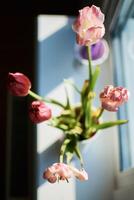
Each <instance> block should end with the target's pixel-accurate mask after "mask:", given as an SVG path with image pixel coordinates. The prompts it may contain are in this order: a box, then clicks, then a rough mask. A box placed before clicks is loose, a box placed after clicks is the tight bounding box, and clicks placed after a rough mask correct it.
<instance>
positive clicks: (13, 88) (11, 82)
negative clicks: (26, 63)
mask: <svg viewBox="0 0 134 200" xmlns="http://www.w3.org/2000/svg"><path fill="white" fill-rule="evenodd" d="M7 86H8V89H9V91H10V92H11V94H12V95H15V96H26V95H28V92H29V90H30V88H31V82H30V80H29V79H28V77H27V76H25V75H24V74H22V73H19V72H16V73H9V74H8V82H7Z"/></svg>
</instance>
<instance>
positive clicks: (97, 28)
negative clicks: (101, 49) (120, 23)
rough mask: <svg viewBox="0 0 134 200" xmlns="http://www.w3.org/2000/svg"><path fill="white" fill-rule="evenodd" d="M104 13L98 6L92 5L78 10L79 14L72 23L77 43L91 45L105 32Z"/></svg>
mask: <svg viewBox="0 0 134 200" xmlns="http://www.w3.org/2000/svg"><path fill="white" fill-rule="evenodd" d="M103 22H104V14H103V13H102V12H101V10H100V8H99V7H96V6H94V5H92V6H91V7H89V6H86V7H84V8H83V9H81V10H79V16H78V17H77V19H76V21H75V22H74V24H73V30H74V31H75V32H76V34H77V35H76V40H77V43H78V44H79V45H85V46H87V45H91V44H94V43H96V42H97V41H98V40H100V39H101V38H102V37H103V35H104V34H105V27H104V24H103Z"/></svg>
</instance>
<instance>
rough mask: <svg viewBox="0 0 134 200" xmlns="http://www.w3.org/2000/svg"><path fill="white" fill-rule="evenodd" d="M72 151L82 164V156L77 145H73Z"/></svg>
mask: <svg viewBox="0 0 134 200" xmlns="http://www.w3.org/2000/svg"><path fill="white" fill-rule="evenodd" d="M74 151H75V153H76V155H77V157H78V158H79V160H80V162H81V166H83V158H82V154H81V152H80V149H79V146H78V145H76V146H75V149H74Z"/></svg>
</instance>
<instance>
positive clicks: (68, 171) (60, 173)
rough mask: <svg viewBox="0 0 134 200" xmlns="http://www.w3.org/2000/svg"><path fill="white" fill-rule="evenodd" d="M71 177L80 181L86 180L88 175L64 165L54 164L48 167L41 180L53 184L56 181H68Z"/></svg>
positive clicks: (83, 171)
mask: <svg viewBox="0 0 134 200" xmlns="http://www.w3.org/2000/svg"><path fill="white" fill-rule="evenodd" d="M73 176H74V177H76V178H78V179H79V180H81V181H83V180H88V175H87V173H86V172H85V170H78V169H76V168H74V167H72V166H69V165H66V164H64V163H55V164H53V165H52V166H50V167H48V168H47V169H46V170H45V171H44V173H43V178H44V179H47V180H48V181H49V182H50V183H55V182H56V181H58V180H67V181H68V179H69V178H72V177H73Z"/></svg>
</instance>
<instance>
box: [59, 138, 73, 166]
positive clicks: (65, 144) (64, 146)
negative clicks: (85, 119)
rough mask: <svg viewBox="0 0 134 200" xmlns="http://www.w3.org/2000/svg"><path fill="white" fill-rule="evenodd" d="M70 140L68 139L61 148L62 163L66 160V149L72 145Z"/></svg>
mask: <svg viewBox="0 0 134 200" xmlns="http://www.w3.org/2000/svg"><path fill="white" fill-rule="evenodd" d="M70 141H71V140H70V139H68V138H66V139H65V140H64V142H63V144H62V146H61V149H60V162H63V159H64V154H65V151H66V148H67V145H68V144H69V143H70Z"/></svg>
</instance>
